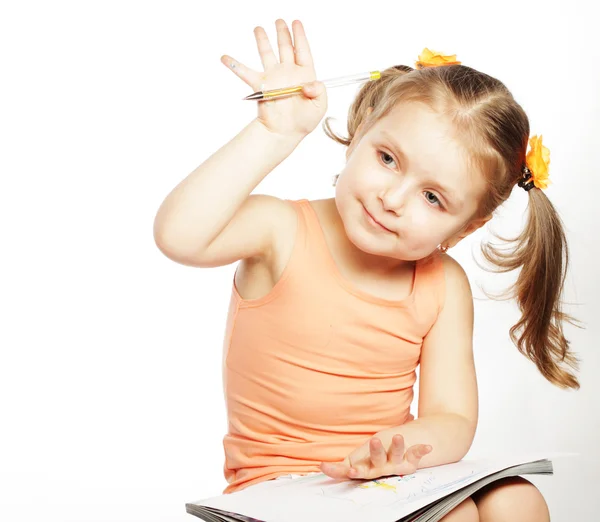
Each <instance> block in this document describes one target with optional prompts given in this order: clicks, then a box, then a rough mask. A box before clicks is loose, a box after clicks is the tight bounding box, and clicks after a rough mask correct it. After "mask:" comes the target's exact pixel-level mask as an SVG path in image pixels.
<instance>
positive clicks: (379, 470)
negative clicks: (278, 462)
mask: <svg viewBox="0 0 600 522" xmlns="http://www.w3.org/2000/svg"><path fill="white" fill-rule="evenodd" d="M431 450H432V448H431V446H429V445H426V444H415V445H414V446H411V447H410V448H408V450H406V453H405V452H404V437H403V436H402V435H400V434H397V435H394V437H393V439H392V444H391V447H390V448H389V450H388V451H387V452H386V451H385V448H384V447H383V444H382V442H381V440H380V439H379V438H377V437H372V438H371V439H369V440H368V441H367V442H365V443H364V444H363V445H362V446H360V447H359V448H357V449H355V450H354V451H353V452H352V453H350V455H348V456H347V457H346V458H345V459H344V460H343V461H341V462H321V466H320V467H321V471H322V472H323V473H325V474H326V475H328V476H330V477H332V478H336V479H345V478H350V479H367V480H369V479H371V480H372V479H376V478H379V477H387V476H390V475H409V474H411V473H414V472H415V471H416V470H417V467H418V464H419V461H420V460H421V458H422V457H424V456H425V455H427V453H429V452H431Z"/></svg>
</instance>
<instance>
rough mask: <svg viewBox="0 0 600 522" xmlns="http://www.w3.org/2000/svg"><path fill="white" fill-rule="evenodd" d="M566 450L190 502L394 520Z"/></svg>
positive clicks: (274, 516)
mask: <svg viewBox="0 0 600 522" xmlns="http://www.w3.org/2000/svg"><path fill="white" fill-rule="evenodd" d="M569 455H573V454H572V453H539V454H532V453H528V454H525V455H521V456H514V455H513V456H506V457H495V458H490V459H477V460H473V459H464V460H461V461H459V462H455V463H452V464H446V465H443V466H435V467H432V468H422V469H419V470H417V472H416V473H413V474H411V475H405V476H403V477H386V478H381V479H377V480H369V481H366V480H365V481H363V480H335V479H332V478H330V477H328V476H326V475H324V474H317V475H309V476H306V477H300V478H295V479H292V480H269V481H265V482H262V483H259V484H257V485H254V486H250V487H248V488H247V489H244V490H241V491H237V492H235V493H230V494H228V495H220V496H217V497H212V498H209V499H206V500H202V501H198V502H194V503H195V504H198V505H203V506H210V507H214V508H218V509H222V510H225V511H230V512H233V513H240V514H243V515H246V516H249V517H253V518H257V519H260V520H265V521H267V522H270V521H277V522H306V521H307V520H327V521H328V522H336V521H340V522H364V520H369V522H395V521H396V520H398V519H399V518H401V517H403V516H406V515H408V514H410V513H412V512H414V511H416V510H417V509H419V508H421V507H423V506H425V505H427V504H430V503H432V502H434V501H436V500H438V499H440V498H442V497H444V496H446V495H448V494H450V493H452V492H454V491H456V490H458V489H460V488H462V487H464V486H466V485H467V484H471V483H472V482H475V481H476V480H478V479H480V478H482V477H484V476H486V475H489V474H491V473H493V472H495V471H500V470H502V469H505V468H507V467H511V466H515V465H517V464H523V463H527V462H532V461H535V460H542V459H550V460H552V459H556V458H560V457H566V456H569Z"/></svg>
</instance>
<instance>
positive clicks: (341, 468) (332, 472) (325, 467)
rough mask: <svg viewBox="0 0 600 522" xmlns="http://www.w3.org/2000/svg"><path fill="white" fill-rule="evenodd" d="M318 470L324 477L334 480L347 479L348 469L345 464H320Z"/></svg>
mask: <svg viewBox="0 0 600 522" xmlns="http://www.w3.org/2000/svg"><path fill="white" fill-rule="evenodd" d="M320 468H321V471H322V472H323V473H325V475H327V476H329V477H331V478H335V479H343V478H348V471H349V469H350V468H349V467H348V466H347V465H346V464H343V463H340V462H321V466H320Z"/></svg>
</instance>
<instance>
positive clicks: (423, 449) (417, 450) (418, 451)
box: [406, 444, 431, 469]
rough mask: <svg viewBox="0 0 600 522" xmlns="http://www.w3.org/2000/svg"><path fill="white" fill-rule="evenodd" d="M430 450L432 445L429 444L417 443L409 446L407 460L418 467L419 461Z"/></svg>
mask: <svg viewBox="0 0 600 522" xmlns="http://www.w3.org/2000/svg"><path fill="white" fill-rule="evenodd" d="M430 451H431V446H429V445H426V444H415V445H414V446H411V447H410V448H408V451H407V452H406V460H407V461H408V462H409V464H411V465H412V466H414V467H415V469H416V468H417V466H418V464H419V461H420V460H421V459H422V458H423V457H424V456H425V455H427V453H429V452H430Z"/></svg>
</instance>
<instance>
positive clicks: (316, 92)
mask: <svg viewBox="0 0 600 522" xmlns="http://www.w3.org/2000/svg"><path fill="white" fill-rule="evenodd" d="M324 92H325V85H324V84H323V82H320V81H318V80H315V81H314V82H308V83H306V84H304V86H303V87H302V93H303V94H304V96H306V97H307V98H318V97H319V96H321V95H322V94H323V93H324Z"/></svg>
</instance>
